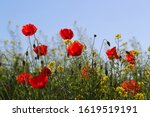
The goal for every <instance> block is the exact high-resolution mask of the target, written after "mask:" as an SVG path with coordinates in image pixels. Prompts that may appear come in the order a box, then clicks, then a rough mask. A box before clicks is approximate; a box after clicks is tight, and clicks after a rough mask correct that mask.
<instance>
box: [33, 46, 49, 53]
mask: <svg viewBox="0 0 150 117" xmlns="http://www.w3.org/2000/svg"><path fill="white" fill-rule="evenodd" d="M47 48H48V47H47V46H46V45H40V46H36V47H35V48H34V49H33V51H34V52H35V53H36V54H37V55H38V56H42V55H44V56H46V55H47Z"/></svg>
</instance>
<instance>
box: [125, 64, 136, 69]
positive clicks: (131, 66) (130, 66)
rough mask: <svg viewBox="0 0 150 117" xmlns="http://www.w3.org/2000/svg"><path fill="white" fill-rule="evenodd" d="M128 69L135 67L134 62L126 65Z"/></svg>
mask: <svg viewBox="0 0 150 117" xmlns="http://www.w3.org/2000/svg"><path fill="white" fill-rule="evenodd" d="M126 68H127V69H129V70H132V69H134V68H135V66H134V65H133V64H129V65H127V66H126Z"/></svg>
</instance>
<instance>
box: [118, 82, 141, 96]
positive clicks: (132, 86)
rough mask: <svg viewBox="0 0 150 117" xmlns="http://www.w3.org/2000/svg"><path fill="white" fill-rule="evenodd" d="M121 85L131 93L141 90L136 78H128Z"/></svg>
mask: <svg viewBox="0 0 150 117" xmlns="http://www.w3.org/2000/svg"><path fill="white" fill-rule="evenodd" d="M121 86H122V88H124V89H125V91H127V92H130V93H131V94H135V93H139V92H141V88H140V86H139V84H138V83H137V82H136V81H134V80H126V81H124V82H123V83H122V84H121Z"/></svg>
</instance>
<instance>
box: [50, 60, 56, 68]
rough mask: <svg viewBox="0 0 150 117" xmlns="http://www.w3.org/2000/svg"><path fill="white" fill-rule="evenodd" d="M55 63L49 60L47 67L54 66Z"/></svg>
mask: <svg viewBox="0 0 150 117" xmlns="http://www.w3.org/2000/svg"><path fill="white" fill-rule="evenodd" d="M55 64H56V63H55V61H51V62H49V64H48V67H54V66H55Z"/></svg>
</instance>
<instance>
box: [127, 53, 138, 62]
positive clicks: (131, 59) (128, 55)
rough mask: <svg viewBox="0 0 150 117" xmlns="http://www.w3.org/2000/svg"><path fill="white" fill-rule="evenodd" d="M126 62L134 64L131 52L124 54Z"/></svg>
mask: <svg viewBox="0 0 150 117" xmlns="http://www.w3.org/2000/svg"><path fill="white" fill-rule="evenodd" d="M126 60H127V62H129V63H130V64H135V60H136V58H135V56H134V55H133V54H132V53H131V52H127V54H126Z"/></svg>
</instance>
